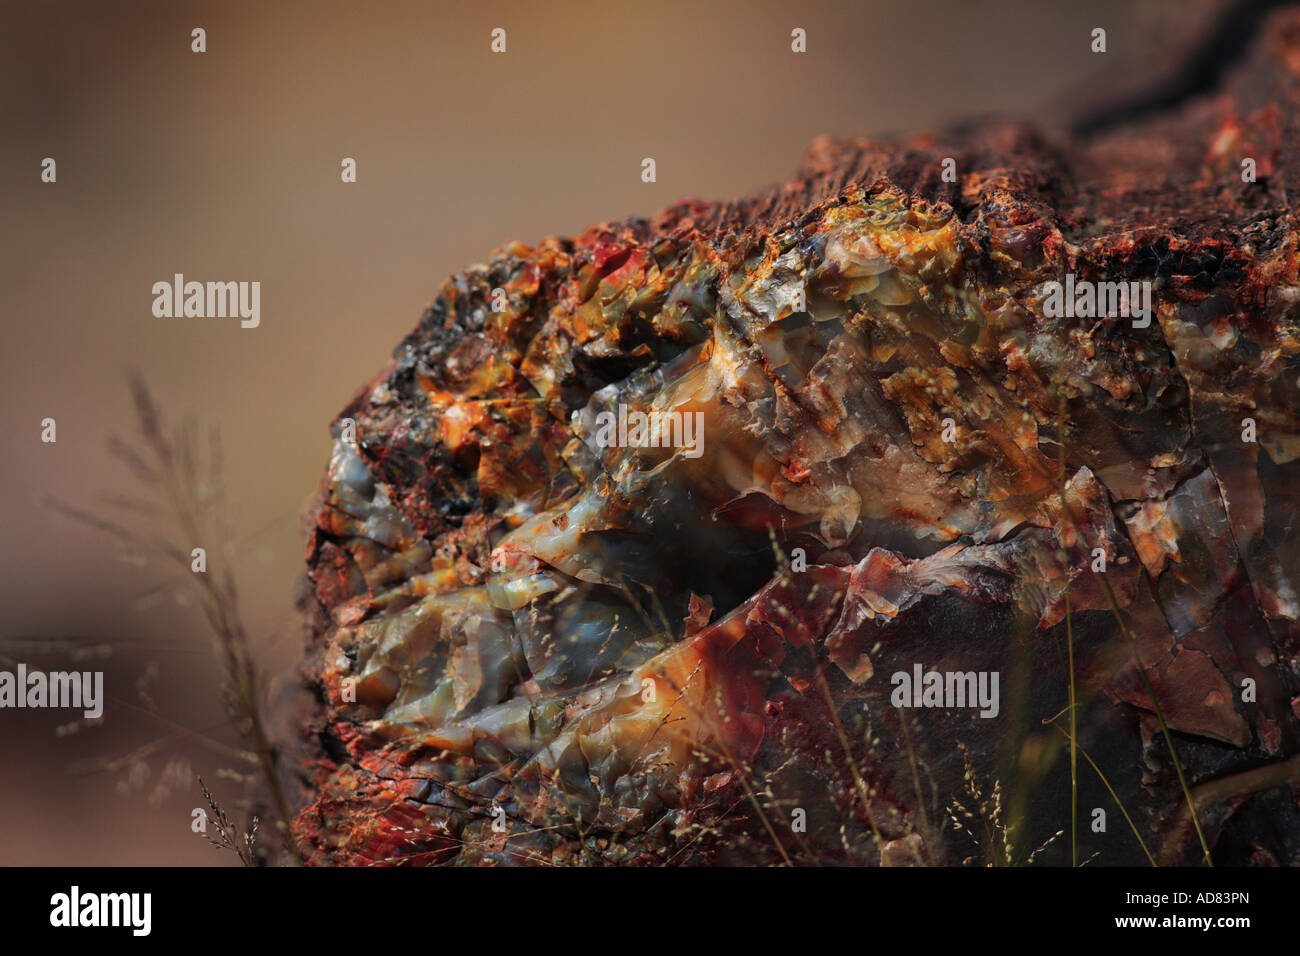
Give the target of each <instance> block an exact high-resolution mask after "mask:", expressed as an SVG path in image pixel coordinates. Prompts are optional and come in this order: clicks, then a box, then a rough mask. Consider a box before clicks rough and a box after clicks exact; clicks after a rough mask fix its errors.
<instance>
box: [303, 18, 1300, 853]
mask: <svg viewBox="0 0 1300 956" xmlns="http://www.w3.org/2000/svg"><path fill="white" fill-rule="evenodd" d="M1264 37H1265V39H1264V40H1263V41H1262V42H1261V43H1260V45H1259V47H1258V49H1257V50H1256V51H1255V52H1254V53H1253V54H1252V56H1251V57H1250V58H1249V59H1248V60H1247V61H1246V62H1245V63H1244V64H1243V65H1242V66H1241V67H1240V68H1239V70H1238V72H1237V74H1236V76H1235V78H1234V79H1233V80H1232V81H1231V82H1230V83H1229V85H1228V86H1227V87H1226V88H1225V89H1224V90H1222V91H1220V92H1219V93H1218V94H1217V95H1216V96H1215V97H1213V98H1210V99H1206V100H1203V101H1197V102H1195V103H1192V104H1190V105H1187V106H1184V107H1181V108H1179V109H1178V110H1177V111H1176V112H1173V113H1170V114H1168V115H1163V116H1159V117H1156V118H1153V119H1151V120H1146V121H1143V122H1142V123H1141V124H1140V125H1131V126H1128V127H1122V128H1118V129H1112V130H1109V131H1103V132H1101V133H1098V134H1095V135H1094V136H1093V137H1092V138H1090V139H1088V140H1086V141H1057V140H1048V139H1047V138H1045V137H1043V136H1042V135H1040V134H1038V133H1036V132H1035V131H1033V130H1032V129H1029V128H1026V127H1023V126H1018V125H1009V124H1008V125H992V126H984V127H979V128H975V129H973V130H971V131H968V132H966V133H963V134H960V135H953V136H950V137H947V138H939V137H929V136H927V137H922V138H919V139H916V140H912V141H910V142H903V143H893V144H882V143H875V142H869V141H864V140H849V141H831V140H819V141H818V142H816V143H814V144H813V145H812V147H811V148H810V150H809V152H808V156H807V159H806V161H805V165H804V168H803V169H802V170H801V171H800V172H799V173H798V174H797V175H796V177H795V178H794V179H793V180H791V182H789V183H787V184H786V185H784V186H782V187H779V188H776V189H772V190H770V191H767V192H764V193H762V194H759V195H757V196H753V197H749V198H747V199H742V200H739V201H736V202H732V203H707V202H697V201H689V202H683V203H680V204H678V205H676V206H674V207H672V208H670V209H668V210H666V211H665V212H663V213H661V214H660V215H659V216H657V217H655V218H654V219H652V220H642V219H628V220H624V221H621V222H614V223H606V224H602V225H599V226H595V227H592V228H591V229H589V230H587V231H586V232H585V233H583V234H582V235H581V236H578V237H577V238H574V239H547V240H545V241H543V242H542V243H540V244H539V245H537V246H526V245H524V244H522V243H518V242H515V243H511V244H509V245H506V246H505V247H503V248H502V249H500V250H499V251H498V252H496V253H495V254H494V255H493V256H492V257H491V258H490V260H489V261H488V262H487V263H486V264H485V265H479V266H474V267H470V268H468V269H466V270H464V271H463V272H460V273H458V274H457V275H455V276H453V277H452V278H451V279H450V280H449V281H448V282H447V284H446V285H445V286H444V287H443V289H442V291H441V293H440V294H439V296H438V297H437V299H436V300H435V301H434V303H433V305H432V306H431V307H430V308H429V309H428V310H427V311H426V313H425V314H424V316H423V318H422V319H421V321H420V324H419V326H418V327H417V328H416V329H415V330H414V331H413V332H412V333H411V334H410V335H409V336H408V337H407V338H406V340H405V341H404V342H402V343H401V345H400V346H399V347H398V348H397V349H396V351H395V353H394V358H393V361H392V362H391V363H390V364H389V365H388V367H387V368H385V369H384V370H383V371H382V372H381V373H380V374H379V375H378V376H377V377H376V378H375V379H374V380H373V381H372V382H371V383H370V384H368V385H367V386H366V387H365V388H364V389H362V390H361V391H360V392H359V393H358V394H357V396H356V398H355V399H354V400H353V401H352V402H351V403H350V404H349V405H348V407H347V408H346V409H344V411H343V413H342V414H341V415H340V419H339V421H337V422H336V423H335V426H334V435H335V443H334V451H333V456H332V458H331V461H330V464H329V468H328V471H327V473H326V476H325V479H324V481H323V483H322V486H321V489H320V492H319V495H318V498H317V502H316V504H315V506H314V510H313V518H312V531H311V536H310V542H309V552H308V561H309V567H310V573H311V581H312V584H313V589H312V592H313V593H312V597H311V601H310V603H311V605H312V611H313V616H314V624H315V627H314V635H315V636H314V639H313V643H312V647H311V654H310V658H309V662H308V667H307V671H308V675H309V679H310V681H311V682H312V684H313V686H314V687H316V688H317V689H318V691H319V694H320V701H321V704H320V709H319V713H318V714H317V715H316V717H315V718H314V720H313V722H312V723H311V725H310V727H309V728H308V729H309V730H310V732H311V738H312V741H313V743H314V744H316V745H318V747H317V750H316V752H315V753H314V759H313V760H311V761H310V762H309V763H308V765H307V766H306V768H305V772H304V781H305V791H304V792H305V794H306V798H307V800H306V802H307V805H306V807H305V809H304V810H303V812H302V813H301V815H300V816H299V818H298V820H297V821H296V824H295V828H296V832H297V834H298V837H299V838H300V840H301V842H302V844H303V846H305V847H306V848H307V849H308V851H309V854H310V859H311V861H312V862H316V863H340V864H373V863H407V864H427V863H475V864H501V863H509V864H520V863H539V864H560V863H587V864H594V863H623V864H628V863H642V864H646V863H650V864H665V863H668V864H701V863H786V862H789V863H795V864H809V863H841V864H844V863H848V864H886V865H900V864H910V863H926V864H954V863H961V862H963V861H964V860H972V861H973V862H978V863H985V862H1007V860H1008V859H1010V860H1012V861H1013V862H1024V861H1025V859H1026V858H1027V855H1028V853H1029V852H1030V851H1032V850H1033V849H1034V848H1036V847H1039V846H1040V845H1043V844H1045V843H1046V844H1047V846H1046V848H1045V849H1044V850H1043V851H1042V853H1041V854H1040V856H1039V859H1040V861H1048V862H1066V861H1068V860H1069V858H1070V855H1069V854H1070V849H1069V837H1068V831H1069V822H1068V815H1069V807H1070V799H1069V777H1068V766H1067V762H1066V759H1067V758H1066V753H1067V751H1066V747H1067V744H1066V741H1065V738H1064V735H1063V733H1062V731H1061V729H1060V728H1065V727H1066V726H1067V724H1066V721H1065V719H1064V717H1063V716H1062V711H1063V709H1064V708H1065V707H1066V705H1067V701H1068V697H1067V693H1068V690H1067V688H1068V683H1069V671H1068V666H1067V663H1066V661H1067V658H1066V640H1067V629H1068V632H1069V635H1070V637H1071V638H1072V641H1073V645H1074V655H1075V679H1076V685H1077V691H1078V695H1079V705H1078V728H1079V729H1078V734H1079V738H1078V739H1079V745H1080V747H1081V748H1082V749H1083V750H1085V751H1086V752H1087V754H1088V755H1089V757H1090V760H1091V761H1093V762H1095V763H1096V765H1097V766H1098V767H1100V768H1101V770H1102V772H1104V773H1105V774H1106V775H1107V780H1108V782H1109V785H1110V786H1111V787H1113V788H1114V789H1115V791H1116V793H1117V794H1118V795H1119V797H1120V799H1121V801H1122V802H1123V804H1124V806H1125V807H1126V809H1127V810H1128V812H1129V813H1130V814H1131V815H1132V816H1133V818H1134V822H1135V826H1136V828H1137V830H1138V832H1139V834H1140V835H1141V837H1142V840H1143V841H1144V843H1145V845H1146V847H1147V848H1149V850H1150V852H1151V853H1152V854H1153V855H1154V856H1156V857H1157V859H1159V860H1161V861H1162V862H1171V863H1196V862H1198V861H1202V860H1203V856H1202V851H1201V848H1200V845H1199V842H1198V840H1197V837H1196V834H1195V831H1194V829H1193V827H1192V826H1191V822H1190V815H1189V814H1188V812H1187V805H1186V800H1185V798H1184V795H1183V793H1182V790H1181V788H1180V786H1179V784H1178V780H1177V777H1176V774H1175V770H1174V766H1173V763H1172V760H1171V757H1170V753H1169V749H1168V747H1167V746H1166V744H1165V741H1164V739H1163V737H1162V735H1161V733H1160V730H1159V726H1158V722H1157V720H1156V717H1155V710H1156V703H1157V702H1158V704H1159V709H1160V713H1161V714H1162V715H1163V718H1164V720H1165V722H1166V723H1167V724H1168V726H1169V728H1170V730H1171V731H1172V737H1173V741H1174V744H1175V746H1176V748H1177V753H1178V758H1179V760H1180V762H1181V765H1182V767H1183V769H1184V771H1185V773H1186V775H1187V778H1188V782H1189V785H1190V786H1191V787H1192V792H1193V794H1194V795H1196V794H1199V795H1200V796H1201V802H1200V803H1199V804H1198V811H1199V817H1200V821H1201V823H1202V825H1203V826H1204V828H1205V830H1206V834H1207V839H1208V841H1209V844H1210V850H1211V853H1212V854H1213V855H1214V858H1215V862H1216V863H1284V864H1292V865H1295V864H1298V863H1300V811H1298V809H1297V791H1296V784H1295V781H1294V780H1293V779H1291V778H1290V777H1288V776H1287V775H1286V774H1283V773H1280V772H1279V773H1273V774H1271V775H1270V774H1269V773H1263V774H1261V773H1259V772H1255V771H1257V770H1258V768H1261V767H1284V766H1287V765H1286V764H1285V761H1286V760H1287V759H1288V758H1290V757H1291V756H1292V755H1294V754H1295V752H1296V746H1297V729H1298V728H1297V720H1298V718H1297V710H1298V709H1300V707H1298V705H1297V703H1296V701H1297V700H1300V698H1298V697H1297V690H1296V687H1297V679H1298V678H1300V667H1298V666H1297V648H1298V647H1300V630H1298V619H1300V604H1298V603H1297V601H1298V599H1297V594H1296V586H1297V570H1298V569H1300V534H1298V529H1297V528H1296V514H1297V503H1298V500H1297V499H1298V497H1300V492H1298V491H1297V487H1298V486H1300V482H1298V481H1297V478H1300V471H1298V470H1297V467H1298V466H1297V459H1298V458H1300V420H1298V419H1297V414H1296V409H1297V407H1300V338H1298V333H1300V318H1298V317H1300V304H1298V301H1297V295H1298V292H1300V286H1298V285H1297V260H1296V255H1297V245H1296V240H1297V234H1298V233H1297V222H1296V217H1295V210H1294V209H1293V208H1292V204H1291V201H1290V197H1291V196H1292V195H1294V194H1296V190H1297V189H1300V150H1297V148H1296V147H1297V145H1300V137H1297V132H1296V123H1297V117H1300V111H1298V110H1297V106H1300V102H1297V101H1298V100H1300V66H1298V64H1300V16H1297V15H1295V14H1282V15H1279V16H1277V17H1275V18H1274V19H1273V20H1272V21H1271V22H1270V24H1269V26H1268V28H1267V29H1266V30H1265V33H1264ZM1288 147H1289V148H1288ZM1244 156H1250V157H1253V158H1254V159H1255V160H1256V163H1257V169H1258V181H1257V182H1254V183H1243V181H1242V177H1241V175H1240V170H1241V159H1242V157H1244ZM947 157H952V158H954V159H955V160H956V168H957V169H958V170H959V172H960V175H959V177H958V180H957V182H952V183H950V182H944V181H943V178H942V177H941V175H940V171H941V168H942V163H943V160H944V159H945V158H947ZM1067 276H1069V277H1073V279H1077V280H1078V281H1082V282H1090V283H1106V282H1126V283H1142V282H1147V283H1150V289H1151V290H1152V291H1151V299H1150V307H1151V316H1150V319H1151V321H1150V322H1149V323H1146V324H1144V323H1141V322H1140V321H1131V320H1129V319H1127V318H1116V317H1101V318H1083V317H1065V316H1062V317H1060V318H1047V317H1046V316H1045V309H1044V300H1045V298H1046V297H1047V296H1048V295H1050V294H1052V288H1051V284H1052V283H1063V282H1065V281H1066V277H1067ZM498 290H499V291H498ZM1048 311H1051V310H1048ZM637 414H640V415H642V416H648V417H647V418H646V419H645V420H646V421H650V420H653V416H671V415H678V416H680V417H679V418H677V419H674V421H676V422H677V423H678V425H679V426H680V424H681V423H682V422H686V421H690V422H692V423H695V422H698V424H699V428H700V432H699V435H698V442H697V443H695V444H694V445H690V444H689V443H684V442H682V441H676V440H665V441H652V440H644V441H636V440H634V436H633V435H632V434H631V433H630V427H625V426H626V425H627V423H629V422H631V421H632V420H633V416H635V415H637ZM345 419H350V420H351V421H352V422H355V436H353V435H352V431H351V429H350V427H345V426H346V425H347V423H346V422H345V421H344V420H345ZM658 420H659V421H660V422H661V423H662V422H664V421H668V419H666V418H662V417H661V418H660V419H658ZM1246 420H1250V422H1251V423H1252V426H1253V427H1254V428H1255V429H1256V441H1254V442H1250V441H1245V440H1243V435H1244V434H1245V432H1246V424H1245V422H1246ZM610 421H616V422H622V423H624V424H623V425H620V426H618V427H616V428H614V429H612V430H611V429H610V428H609V427H607V426H608V423H609V422H610ZM646 434H647V435H648V434H649V432H647V433H646ZM655 434H656V435H659V434H660V430H659V429H658V428H657V427H656V430H655ZM611 436H612V438H611ZM641 437H643V438H644V437H645V435H642V436H641ZM661 437H662V436H661ZM668 437H669V438H670V439H675V438H680V437H681V433H680V427H679V430H678V432H677V433H673V434H669V436H668ZM1112 600H1113V602H1114V606H1113V607H1112V603H1111V602H1112ZM1121 620H1122V622H1123V626H1121V623H1120V622H1121ZM1135 659H1140V661H1141V664H1142V670H1143V671H1145V674H1146V676H1147V678H1148V679H1149V681H1150V684H1151V688H1150V689H1149V688H1148V687H1147V685H1146V682H1145V681H1144V680H1143V677H1142V672H1140V671H1139V669H1138V667H1137V665H1136V663H1135ZM918 668H919V669H920V670H921V671H925V672H930V671H933V672H936V673H938V674H940V675H945V674H947V675H952V674H956V675H966V674H972V673H973V674H975V675H984V677H985V678H988V677H989V676H990V675H997V676H998V678H999V680H998V683H997V686H998V687H1000V690H1001V700H1000V707H999V708H998V711H997V714H996V716H981V711H980V708H979V707H978V706H964V707H961V706H958V707H933V708H931V707H899V706H896V704H895V702H894V700H893V699H892V698H893V693H892V692H893V691H894V689H895V684H894V683H893V682H892V681H891V675H895V674H900V673H901V674H905V675H912V674H913V673H914V672H918V671H917V669H918ZM972 686H974V685H972ZM984 686H986V687H987V686H988V684H987V680H986V683H985V685H984ZM1152 690H1153V691H1154V696H1155V702H1153V699H1152ZM1261 780H1263V781H1265V782H1264V783H1261V782H1260V781H1261ZM995 783H996V784H998V785H1000V790H1001V804H1002V806H1001V808H1000V809H999V808H994V809H992V810H988V809H987V806H988V805H989V804H990V800H989V794H991V793H992V792H993V788H994V785H995ZM977 804H982V805H984V806H985V810H983V811H979V812H984V813H986V814H988V815H989V816H990V817H992V819H989V821H988V822H990V824H991V825H992V829H993V830H994V832H996V831H997V828H998V827H999V826H1000V827H1006V826H1008V825H1010V826H1011V827H1012V829H1011V831H1009V834H1008V833H1006V832H1004V836H1003V839H1002V842H1001V843H997V841H996V840H995V841H994V844H995V845H990V844H987V843H986V842H982V841H983V837H982V836H976V837H975V838H974V839H973V838H972V836H971V835H970V834H971V831H972V828H971V827H970V826H969V822H968V821H966V820H963V817H962V813H963V812H964V811H963V809H962V808H967V809H969V808H972V807H975V806H976V805H977ZM1080 805H1081V806H1083V807H1087V808H1089V811H1090V810H1091V808H1092V807H1096V806H1100V807H1104V808H1105V809H1106V810H1107V813H1108V814H1109V815H1110V817H1111V825H1110V828H1109V832H1108V833H1106V834H1104V835H1100V836H1098V835H1093V834H1090V833H1087V832H1085V831H1086V829H1087V828H1086V826H1081V828H1080V829H1081V836H1082V838H1083V840H1084V849H1085V850H1086V852H1087V853H1094V852H1096V853H1099V854H1100V855H1099V856H1098V858H1097V859H1098V862H1100V863H1142V862H1145V855H1144V852H1143V849H1142V847H1141V845H1140V844H1139V842H1138V840H1137V838H1136V837H1135V836H1134V834H1133V833H1132V832H1131V831H1129V830H1128V829H1127V828H1126V827H1125V825H1124V824H1123V823H1122V818H1121V816H1120V814H1119V813H1118V812H1117V809H1116V807H1115V806H1114V804H1113V801H1112V800H1111V797H1110V796H1109V794H1108V792H1107V789H1106V788H1105V787H1104V786H1103V785H1102V783H1101V781H1100V780H1099V779H1098V778H1097V777H1096V775H1095V774H1093V773H1092V771H1091V770H1090V769H1088V768H1087V766H1086V765H1085V764H1084V762H1083V761H1082V760H1081V761H1080ZM998 814H1001V816H998ZM799 818H802V820H803V825H802V826H796V825H794V824H793V823H792V821H794V820H797V819H799ZM1084 819H1085V821H1086V820H1087V817H1086V816H1085V818H1084ZM954 821H959V822H963V823H964V824H966V825H964V826H963V827H957V826H955V825H954ZM977 829H979V830H980V832H981V833H982V822H981V823H980V826H979V827H978V828H977ZM1061 829H1065V830H1066V833H1067V835H1066V836H1065V837H1063V838H1061V839H1058V840H1055V841H1053V840H1052V836H1053V834H1054V833H1056V831H1058V830H1061ZM1008 837H1010V838H1011V839H1010V842H1011V843H1012V844H1013V848H1012V849H1007V848H1006V843H1007V842H1008ZM999 854H1001V858H999Z"/></svg>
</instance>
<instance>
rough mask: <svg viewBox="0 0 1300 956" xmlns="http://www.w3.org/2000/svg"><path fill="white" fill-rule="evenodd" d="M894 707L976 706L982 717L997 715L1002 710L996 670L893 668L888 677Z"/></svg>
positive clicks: (917, 666) (917, 665)
mask: <svg viewBox="0 0 1300 956" xmlns="http://www.w3.org/2000/svg"><path fill="white" fill-rule="evenodd" d="M889 682H890V683H891V684H892V685H893V686H894V690H893V691H892V692H891V693H890V695H889V702H890V703H891V704H893V705H894V706H895V707H898V708H904V707H978V708H979V709H980V716H981V717H996V716H997V715H998V712H999V711H1000V710H1001V704H1000V702H999V694H998V682H999V674H998V672H997V671H943V672H941V671H925V672H924V673H922V668H921V665H920V664H913V665H912V672H911V673H910V674H909V673H908V672H907V671H895V672H894V673H893V674H892V675H891V676H890V678H889Z"/></svg>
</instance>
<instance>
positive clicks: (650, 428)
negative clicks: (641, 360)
mask: <svg viewBox="0 0 1300 956" xmlns="http://www.w3.org/2000/svg"><path fill="white" fill-rule="evenodd" d="M594 439H595V442H596V444H597V445H598V446H599V447H601V448H682V449H685V451H684V452H683V454H684V455H685V457H687V458H699V457H700V456H701V455H703V454H704V413H703V412H661V411H653V410H652V411H649V412H638V411H628V408H627V406H626V405H624V404H622V403H621V402H620V403H619V405H618V409H617V411H615V412H611V411H604V412H600V413H599V414H597V415H596V430H595V435H594Z"/></svg>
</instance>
